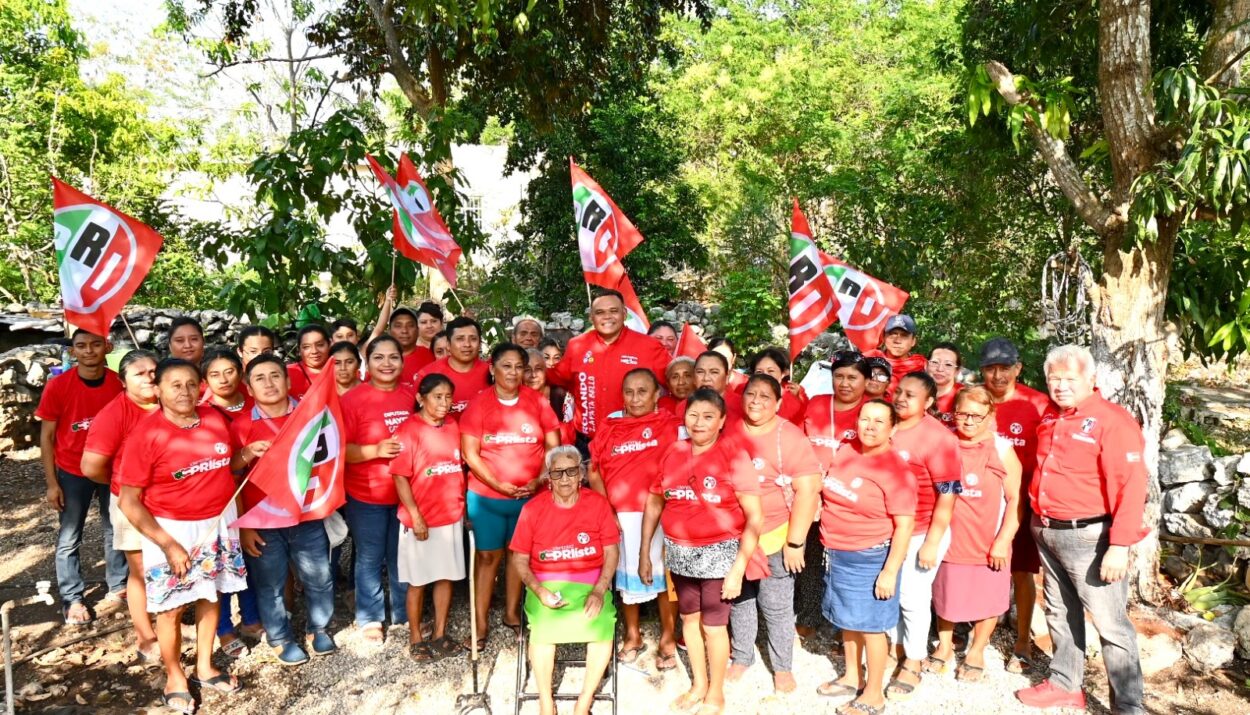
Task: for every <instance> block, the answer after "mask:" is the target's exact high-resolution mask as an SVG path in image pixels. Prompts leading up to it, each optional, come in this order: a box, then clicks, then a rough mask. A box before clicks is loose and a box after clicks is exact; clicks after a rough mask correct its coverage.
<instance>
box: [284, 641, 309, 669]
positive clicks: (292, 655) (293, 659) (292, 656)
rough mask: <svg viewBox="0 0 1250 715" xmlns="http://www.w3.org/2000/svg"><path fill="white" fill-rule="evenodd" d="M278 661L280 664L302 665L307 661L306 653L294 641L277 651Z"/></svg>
mask: <svg viewBox="0 0 1250 715" xmlns="http://www.w3.org/2000/svg"><path fill="white" fill-rule="evenodd" d="M278 662H279V663H281V664H282V665H302V664H304V663H307V662H308V654H307V653H305V652H304V649H303V648H300V647H299V646H297V645H295V643H294V642H291V643H287V644H285V645H283V646H282V648H281V650H279V652H278Z"/></svg>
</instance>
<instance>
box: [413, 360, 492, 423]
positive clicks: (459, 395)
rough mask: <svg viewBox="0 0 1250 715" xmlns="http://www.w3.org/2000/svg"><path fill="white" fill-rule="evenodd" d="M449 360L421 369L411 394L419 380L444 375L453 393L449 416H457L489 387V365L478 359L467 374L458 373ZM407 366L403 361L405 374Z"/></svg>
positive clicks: (433, 363) (437, 361)
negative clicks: (435, 374)
mask: <svg viewBox="0 0 1250 715" xmlns="http://www.w3.org/2000/svg"><path fill="white" fill-rule="evenodd" d="M424 349H425V348H417V350H424ZM413 352H414V353H415V352H416V350H414V351H413ZM450 360H451V358H443V359H441V360H435V361H434V362H432V363H430V364H429V365H426V366H425V367H423V368H421V371H420V372H418V373H417V375H416V377H415V378H413V380H412V389H413V392H416V389H417V387H419V386H420V385H421V380H422V379H423V378H424V377H425V376H426V375H429V374H431V373H438V374H440V375H446V376H447V379H449V380H451V384H452V387H453V391H452V393H451V399H452V400H453V402H452V403H451V414H452V415H459V414H460V413H462V412H464V410H465V408H467V407H468V406H469V403H470V402H472V401H473V398H474V397H477V396H478V393H480V392H482V391H483V390H485V389H486V388H488V387H490V363H488V362H486V361H485V360H482V359H478V360H475V361H474V363H473V366H472V367H470V368H469V370H468V372H460V371H459V370H457V369H456V368H454V367H452V366H451V362H450ZM407 364H408V363H407V362H406V359H405V363H404V366H405V367H404V372H405V374H406V373H407V371H408V368H407Z"/></svg>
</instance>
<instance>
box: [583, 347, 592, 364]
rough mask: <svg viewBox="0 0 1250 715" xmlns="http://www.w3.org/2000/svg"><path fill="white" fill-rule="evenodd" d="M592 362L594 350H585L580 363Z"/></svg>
mask: <svg viewBox="0 0 1250 715" xmlns="http://www.w3.org/2000/svg"><path fill="white" fill-rule="evenodd" d="M594 362H595V352H594V351H593V350H587V351H586V354H585V355H583V356H582V364H583V365H591V364H593V363H594Z"/></svg>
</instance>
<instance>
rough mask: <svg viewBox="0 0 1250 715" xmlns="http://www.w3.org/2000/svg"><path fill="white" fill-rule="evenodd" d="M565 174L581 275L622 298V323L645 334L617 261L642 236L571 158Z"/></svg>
mask: <svg viewBox="0 0 1250 715" xmlns="http://www.w3.org/2000/svg"><path fill="white" fill-rule="evenodd" d="M569 173H570V174H571V176H572V179H573V218H574V219H575V220H576V222H577V248H578V252H579V253H580V254H581V258H582V274H583V275H584V276H585V277H586V282H587V283H589V284H590V285H595V286H599V287H601V288H609V289H611V290H615V291H618V292H619V293H620V294H621V295H622V296H624V298H625V311H626V313H627V315H626V319H625V324H626V325H627V326H629V327H630V328H633V329H634V330H637V331H639V332H646V331H647V329H648V328H649V327H651V323H650V321H648V320H647V313H646V311H644V310H643V309H642V301H640V300H638V294H637V293H635V292H634V285H633V283H631V282H630V281H629V274H627V273H626V272H625V264H624V263H622V262H621V259H623V258H625V256H627V255H629V252H630V251H632V250H634V248H636V247H637V246H638V244H640V243H642V233H640V232H639V231H638V229H637V227H635V226H634V224H633V222H632V221H630V220H629V217H628V216H626V215H625V213H624V212H623V211H621V209H620V208H618V207H617V205H616V202H614V201H613V200H612V197H610V196H608V194H607V192H606V191H604V190H603V188H602V187H600V186H599V184H597V183H595V180H594V179H592V178H590V176H589V175H588V174H587V173H586V172H585V171H582V168H581V167H580V166H578V165H577V162H575V161H573V157H569Z"/></svg>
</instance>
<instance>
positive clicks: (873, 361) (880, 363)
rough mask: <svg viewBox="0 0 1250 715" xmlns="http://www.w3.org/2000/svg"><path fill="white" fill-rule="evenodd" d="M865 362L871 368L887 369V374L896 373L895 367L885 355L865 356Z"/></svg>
mask: <svg viewBox="0 0 1250 715" xmlns="http://www.w3.org/2000/svg"><path fill="white" fill-rule="evenodd" d="M864 362H865V363H867V365H868V369H870V370H885V374H887V375H890V376H893V375H894V368H893V366H892V365H890V361H889V360H886V359H885V358H883V357H870V358H864Z"/></svg>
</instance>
